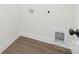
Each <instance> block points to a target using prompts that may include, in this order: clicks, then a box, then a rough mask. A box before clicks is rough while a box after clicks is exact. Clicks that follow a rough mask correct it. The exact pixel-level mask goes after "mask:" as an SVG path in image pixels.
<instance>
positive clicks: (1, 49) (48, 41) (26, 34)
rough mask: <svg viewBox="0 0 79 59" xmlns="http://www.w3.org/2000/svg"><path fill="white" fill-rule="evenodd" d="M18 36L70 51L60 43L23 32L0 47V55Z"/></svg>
mask: <svg viewBox="0 0 79 59" xmlns="http://www.w3.org/2000/svg"><path fill="white" fill-rule="evenodd" d="M20 36H24V37H29V38H32V39H35V40H39V41H42V42H46V43H49V44H55V45H59V46H62V47H65V48H69V49H71V48H70V47H68V46H66V45H65V44H63V43H61V42H60V43H59V42H55V41H52V39H51V38H49V37H43V36H40V35H34V34H30V33H25V32H19V33H17V34H16V35H15V36H13V37H12V38H10V39H9V40H8V41H6V42H5V43H4V44H3V45H2V46H0V53H2V52H3V51H4V50H5V49H6V48H7V47H9V46H10V45H11V44H12V43H13V42H14V41H15V40H16V39H17V38H18V37H20Z"/></svg>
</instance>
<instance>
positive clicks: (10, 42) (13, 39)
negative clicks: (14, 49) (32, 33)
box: [0, 33, 20, 53]
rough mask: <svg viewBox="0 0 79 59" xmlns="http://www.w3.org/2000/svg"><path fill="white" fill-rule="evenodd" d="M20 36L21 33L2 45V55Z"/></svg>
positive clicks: (0, 50)
mask: <svg viewBox="0 0 79 59" xmlns="http://www.w3.org/2000/svg"><path fill="white" fill-rule="evenodd" d="M19 36H20V33H17V34H16V35H14V36H13V37H11V38H10V39H9V40H8V41H6V42H5V43H4V44H2V45H1V46H0V53H2V52H3V51H4V50H5V49H6V48H8V47H9V46H10V45H11V44H12V43H13V42H14V41H15V40H16V39H17V38H18V37H19Z"/></svg>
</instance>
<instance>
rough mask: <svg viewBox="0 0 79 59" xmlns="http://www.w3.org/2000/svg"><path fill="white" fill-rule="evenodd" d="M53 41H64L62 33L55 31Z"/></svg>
mask: <svg viewBox="0 0 79 59" xmlns="http://www.w3.org/2000/svg"><path fill="white" fill-rule="evenodd" d="M55 41H62V42H64V33H62V32H55Z"/></svg>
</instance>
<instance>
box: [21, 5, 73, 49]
mask: <svg viewBox="0 0 79 59" xmlns="http://www.w3.org/2000/svg"><path fill="white" fill-rule="evenodd" d="M21 8H22V14H21V15H22V21H21V22H22V23H21V32H24V33H26V34H28V35H32V36H37V37H41V38H44V39H41V38H40V39H38V40H41V41H45V42H48V43H52V44H53V43H54V44H58V45H61V46H64V47H69V48H70V47H71V44H72V40H73V38H72V37H71V36H69V32H68V31H69V29H70V28H73V25H74V6H73V5H21ZM30 8H31V9H34V10H35V13H34V14H30V13H29V10H28V9H30ZM48 10H51V11H52V13H50V14H48V13H47V11H48ZM55 30H57V31H62V32H64V33H65V34H66V35H65V42H64V43H62V44H60V43H57V42H55V39H54V32H55Z"/></svg>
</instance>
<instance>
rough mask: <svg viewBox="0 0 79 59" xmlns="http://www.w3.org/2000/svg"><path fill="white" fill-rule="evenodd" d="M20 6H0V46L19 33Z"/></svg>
mask: <svg viewBox="0 0 79 59" xmlns="http://www.w3.org/2000/svg"><path fill="white" fill-rule="evenodd" d="M19 11H20V10H19V5H11V4H10V5H6V4H3V5H0V46H1V45H3V44H4V43H6V42H7V41H8V40H9V39H11V38H12V37H13V36H14V35H16V34H17V33H18V32H19V20H20V14H19Z"/></svg>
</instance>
